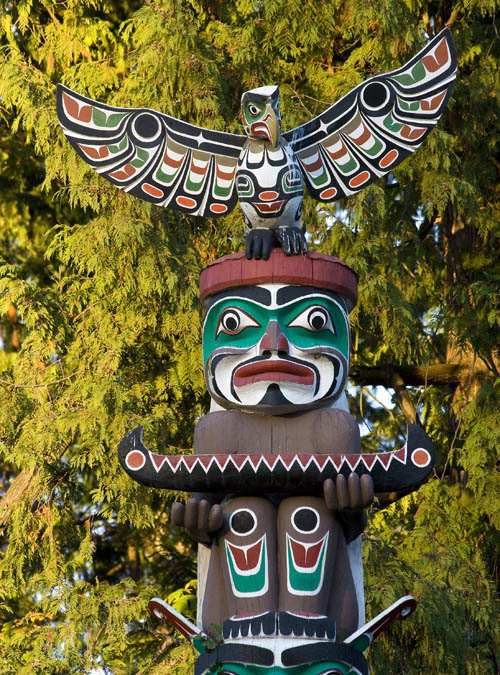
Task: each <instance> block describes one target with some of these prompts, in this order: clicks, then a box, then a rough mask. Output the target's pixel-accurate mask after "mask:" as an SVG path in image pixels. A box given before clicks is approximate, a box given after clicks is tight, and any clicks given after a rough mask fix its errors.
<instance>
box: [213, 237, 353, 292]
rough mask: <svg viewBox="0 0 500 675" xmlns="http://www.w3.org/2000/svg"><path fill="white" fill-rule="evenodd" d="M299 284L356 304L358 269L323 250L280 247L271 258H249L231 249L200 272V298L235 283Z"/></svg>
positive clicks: (272, 252) (274, 250) (236, 284)
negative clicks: (296, 252)
mask: <svg viewBox="0 0 500 675" xmlns="http://www.w3.org/2000/svg"><path fill="white" fill-rule="evenodd" d="M273 283H274V284H278V283H281V284H297V285H302V286H314V287H317V288H323V289H326V290H330V291H334V292H336V293H341V294H342V295H344V296H345V297H347V298H349V300H350V301H351V302H352V303H353V304H356V300H357V296H358V283H357V276H356V274H355V272H354V271H353V270H352V269H351V268H350V267H348V265H346V264H345V263H344V262H342V260H339V259H338V258H334V257H333V256H329V255H326V254H324V253H308V254H307V255H294V256H287V255H285V253H284V252H283V250H282V249H281V248H275V249H273V250H272V251H271V255H270V256H269V259H268V260H247V259H246V258H245V252H244V251H240V252H239V253H230V254H229V255H226V256H224V257H223V258H219V259H218V260H214V262H213V263H210V264H209V265H208V266H207V267H205V268H204V269H203V270H202V271H201V274H200V299H201V300H202V301H203V300H205V298H207V297H208V296H209V295H212V294H214V293H219V292H220V291H223V290H225V289H227V288H234V287H235V286H249V285H254V284H273Z"/></svg>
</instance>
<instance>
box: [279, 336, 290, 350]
mask: <svg viewBox="0 0 500 675" xmlns="http://www.w3.org/2000/svg"><path fill="white" fill-rule="evenodd" d="M289 350H290V345H289V344H288V340H287V339H286V337H285V336H284V335H283V333H280V334H279V336H278V353H279V352H284V353H285V354H288V352H289Z"/></svg>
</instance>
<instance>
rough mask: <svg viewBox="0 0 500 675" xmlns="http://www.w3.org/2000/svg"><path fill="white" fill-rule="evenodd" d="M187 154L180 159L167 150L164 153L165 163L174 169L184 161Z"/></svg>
mask: <svg viewBox="0 0 500 675" xmlns="http://www.w3.org/2000/svg"><path fill="white" fill-rule="evenodd" d="M185 156H186V155H185V154H184V155H182V157H181V158H180V159H174V158H173V157H170V155H169V154H168V150H165V154H164V155H163V163H164V164H166V165H167V166H171V167H172V169H178V168H179V167H180V165H181V164H182V162H183V161H184V157H185Z"/></svg>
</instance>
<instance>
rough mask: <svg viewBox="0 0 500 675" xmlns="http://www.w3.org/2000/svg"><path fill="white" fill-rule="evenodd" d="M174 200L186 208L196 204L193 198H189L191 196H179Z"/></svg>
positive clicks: (192, 207)
mask: <svg viewBox="0 0 500 675" xmlns="http://www.w3.org/2000/svg"><path fill="white" fill-rule="evenodd" d="M175 201H176V202H177V203H178V204H179V206H184V207H185V208H186V209H194V207H195V206H196V202H195V200H194V199H191V197H182V196H179V197H177V198H176V200H175Z"/></svg>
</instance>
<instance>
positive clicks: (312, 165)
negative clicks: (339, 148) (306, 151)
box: [299, 151, 333, 171]
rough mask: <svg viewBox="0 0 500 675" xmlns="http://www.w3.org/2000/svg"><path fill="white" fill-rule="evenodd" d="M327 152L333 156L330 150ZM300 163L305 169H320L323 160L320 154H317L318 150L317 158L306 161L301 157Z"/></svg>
mask: <svg viewBox="0 0 500 675" xmlns="http://www.w3.org/2000/svg"><path fill="white" fill-rule="evenodd" d="M327 152H328V151H327ZM328 154H329V155H331V156H332V157H333V155H332V154H331V153H330V152H329V153H328ZM299 159H300V158H299ZM300 163H301V164H302V166H303V167H304V169H305V170H306V171H317V170H318V169H321V167H322V166H323V160H322V159H321V155H320V154H319V152H318V159H316V160H314V161H313V162H310V163H308V162H306V161H304V160H303V159H301V160H300Z"/></svg>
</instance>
